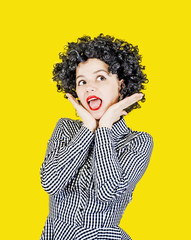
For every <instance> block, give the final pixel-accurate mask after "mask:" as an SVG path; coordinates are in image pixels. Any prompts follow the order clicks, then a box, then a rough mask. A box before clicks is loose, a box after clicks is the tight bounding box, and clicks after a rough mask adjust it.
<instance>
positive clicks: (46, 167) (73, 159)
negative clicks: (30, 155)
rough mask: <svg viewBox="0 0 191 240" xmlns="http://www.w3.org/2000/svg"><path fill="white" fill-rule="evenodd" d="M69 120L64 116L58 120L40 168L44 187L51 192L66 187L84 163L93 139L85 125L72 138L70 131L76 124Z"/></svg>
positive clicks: (53, 192)
mask: <svg viewBox="0 0 191 240" xmlns="http://www.w3.org/2000/svg"><path fill="white" fill-rule="evenodd" d="M69 121H70V120H67V119H63V118H61V119H60V120H59V121H58V123H57V125H56V127H55V129H54V131H53V134H52V136H51V138H50V140H49V142H48V146H47V151H46V155H45V159H44V162H43V164H42V166H41V169H40V176H41V184H42V187H43V188H44V190H45V191H46V192H47V193H49V194H55V193H56V192H57V191H58V190H59V189H60V188H63V187H66V185H67V184H68V182H69V181H70V180H71V179H72V178H73V177H74V175H75V174H76V173H77V171H78V169H79V167H80V166H81V165H83V163H84V161H85V159H86V156H87V154H88V150H89V146H90V144H91V142H92V140H93V136H94V135H93V133H92V132H91V131H90V130H89V129H87V128H86V127H84V126H82V127H81V128H80V129H79V130H78V131H77V133H76V135H75V136H73V137H72V138H71V132H70V131H72V127H73V130H74V129H75V126H73V125H72V122H69ZM69 124H70V125H71V126H70V129H69V127H68V125H69Z"/></svg>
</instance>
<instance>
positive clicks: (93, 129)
mask: <svg viewBox="0 0 191 240" xmlns="http://www.w3.org/2000/svg"><path fill="white" fill-rule="evenodd" d="M83 126H84V127H86V128H88V129H89V130H90V131H91V132H93V133H94V132H95V130H96V127H93V126H89V125H87V124H83Z"/></svg>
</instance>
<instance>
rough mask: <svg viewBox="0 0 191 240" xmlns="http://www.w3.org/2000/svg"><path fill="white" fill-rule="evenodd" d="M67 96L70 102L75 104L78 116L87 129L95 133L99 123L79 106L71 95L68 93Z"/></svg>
mask: <svg viewBox="0 0 191 240" xmlns="http://www.w3.org/2000/svg"><path fill="white" fill-rule="evenodd" d="M66 96H67V97H68V100H69V101H70V102H71V103H72V104H73V106H74V108H75V109H76V111H77V113H78V115H79V116H80V118H81V119H82V122H83V123H84V126H85V127H87V128H88V129H89V130H90V131H92V132H94V131H95V130H96V128H97V126H98V122H97V121H96V120H95V119H94V118H93V116H92V115H91V114H90V113H89V112H88V111H87V110H86V109H85V108H84V107H83V106H82V105H80V104H79V102H78V101H77V100H76V99H75V98H74V97H73V96H72V95H71V94H70V93H66Z"/></svg>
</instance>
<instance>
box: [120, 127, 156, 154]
mask: <svg viewBox="0 0 191 240" xmlns="http://www.w3.org/2000/svg"><path fill="white" fill-rule="evenodd" d="M119 145H120V148H125V147H127V146H128V147H130V148H131V150H136V151H141V152H142V151H144V150H145V149H152V148H153V137H152V136H151V134H149V133H147V132H144V131H133V130H132V129H130V128H129V132H128V133H127V134H125V135H124V136H123V138H122V139H121V141H120V144H119Z"/></svg>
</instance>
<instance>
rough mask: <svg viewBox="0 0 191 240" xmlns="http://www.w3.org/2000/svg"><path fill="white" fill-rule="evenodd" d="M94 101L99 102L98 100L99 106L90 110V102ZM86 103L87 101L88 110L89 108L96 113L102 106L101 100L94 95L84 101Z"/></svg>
mask: <svg viewBox="0 0 191 240" xmlns="http://www.w3.org/2000/svg"><path fill="white" fill-rule="evenodd" d="M96 99H99V100H100V104H99V106H98V107H93V108H92V104H90V101H93V100H96ZM86 101H87V104H88V106H89V108H90V109H91V110H92V111H96V110H98V109H100V107H101V106H102V100H101V98H99V97H97V96H95V95H92V96H89V97H88V98H87V99H86Z"/></svg>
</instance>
